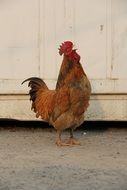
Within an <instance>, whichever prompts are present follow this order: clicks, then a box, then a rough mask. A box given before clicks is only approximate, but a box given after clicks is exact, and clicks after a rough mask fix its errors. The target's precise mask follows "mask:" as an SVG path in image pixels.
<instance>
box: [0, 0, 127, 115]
mask: <svg viewBox="0 0 127 190" xmlns="http://www.w3.org/2000/svg"><path fill="white" fill-rule="evenodd" d="M126 10H127V1H125V0H94V1H93V0H89V1H88V0H1V1H0V28H1V29H0V66H1V67H0V94H8V95H10V94H26V93H27V92H28V88H27V85H24V86H21V85H20V84H21V81H22V80H24V79H25V78H28V77H30V76H39V77H42V78H43V79H44V80H45V81H46V82H47V83H48V85H49V87H51V88H54V86H55V83H56V80H57V75H58V72H59V68H60V63H61V61H62V57H60V56H59V55H58V46H59V45H60V43H61V42H63V41H65V40H72V41H73V42H74V43H75V44H76V48H78V52H79V54H80V55H81V63H82V65H83V67H84V70H85V71H86V73H87V74H88V76H89V78H90V80H91V83H92V92H93V94H125V93H127V63H126V60H127V22H126V21H127V11H126ZM1 97H3V96H1ZM114 98H115V97H114ZM1 100H2V99H1ZM7 101H8V100H7ZM1 102H2V101H1ZM1 105H2V104H1ZM4 106H5V105H4ZM123 106H124V105H123ZM101 107H102V108H103V107H104V103H101ZM97 109H99V108H97ZM106 109H108V107H107V108H105V112H106V111H107V110H106ZM122 109H123V107H122ZM93 111H94V110H93ZM10 113H11V110H10ZM2 114H3V116H6V114H4V112H2ZM13 115H14V117H15V114H13ZM119 115H120V114H119ZM8 117H9V116H8ZM10 117H12V116H10ZM91 118H92V117H91ZM100 118H101V116H100ZM105 118H107V119H108V118H109V116H107V117H105ZM113 118H114V117H113ZM125 118H126V117H125Z"/></svg>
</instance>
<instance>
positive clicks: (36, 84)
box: [21, 77, 48, 103]
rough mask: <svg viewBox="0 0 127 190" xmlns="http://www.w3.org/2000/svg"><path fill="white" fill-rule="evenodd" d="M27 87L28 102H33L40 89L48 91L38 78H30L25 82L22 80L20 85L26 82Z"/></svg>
mask: <svg viewBox="0 0 127 190" xmlns="http://www.w3.org/2000/svg"><path fill="white" fill-rule="evenodd" d="M28 81H29V83H28V87H30V88H31V89H30V91H29V95H30V100H32V101H33V103H34V101H35V99H36V96H37V92H38V90H39V89H40V88H42V89H44V90H45V89H48V87H47V85H46V84H45V82H44V81H43V80H42V79H40V78H38V77H30V78H28V79H26V80H24V81H23V82H22V83H21V84H24V83H25V82H28Z"/></svg>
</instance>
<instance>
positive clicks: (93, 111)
mask: <svg viewBox="0 0 127 190" xmlns="http://www.w3.org/2000/svg"><path fill="white" fill-rule="evenodd" d="M85 115H86V116H85V119H86V120H88V121H92V120H120V121H126V120H127V95H124V94H123V95H122V94H119V95H118V94H116V95H110V94H94V95H92V96H91V100H90V106H89V108H88V110H87V112H86V114H85ZM0 118H8V119H20V120H40V119H36V117H35V113H33V112H32V111H31V103H30V101H29V96H28V95H25V94H23V95H20V94H17V95H7V94H6V95H0Z"/></svg>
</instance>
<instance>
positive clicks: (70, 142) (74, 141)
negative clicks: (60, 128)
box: [67, 128, 81, 145]
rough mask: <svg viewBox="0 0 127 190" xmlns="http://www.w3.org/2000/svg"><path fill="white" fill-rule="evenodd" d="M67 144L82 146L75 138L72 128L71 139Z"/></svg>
mask: <svg viewBox="0 0 127 190" xmlns="http://www.w3.org/2000/svg"><path fill="white" fill-rule="evenodd" d="M67 143H68V144H70V145H81V144H80V142H79V141H78V140H76V139H75V138H74V136H73V129H72V128H70V139H69V141H68V142H67Z"/></svg>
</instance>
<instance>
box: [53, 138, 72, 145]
mask: <svg viewBox="0 0 127 190" xmlns="http://www.w3.org/2000/svg"><path fill="white" fill-rule="evenodd" d="M56 145H57V146H70V144H69V143H64V142H62V141H61V140H59V139H58V140H57V141H56Z"/></svg>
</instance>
